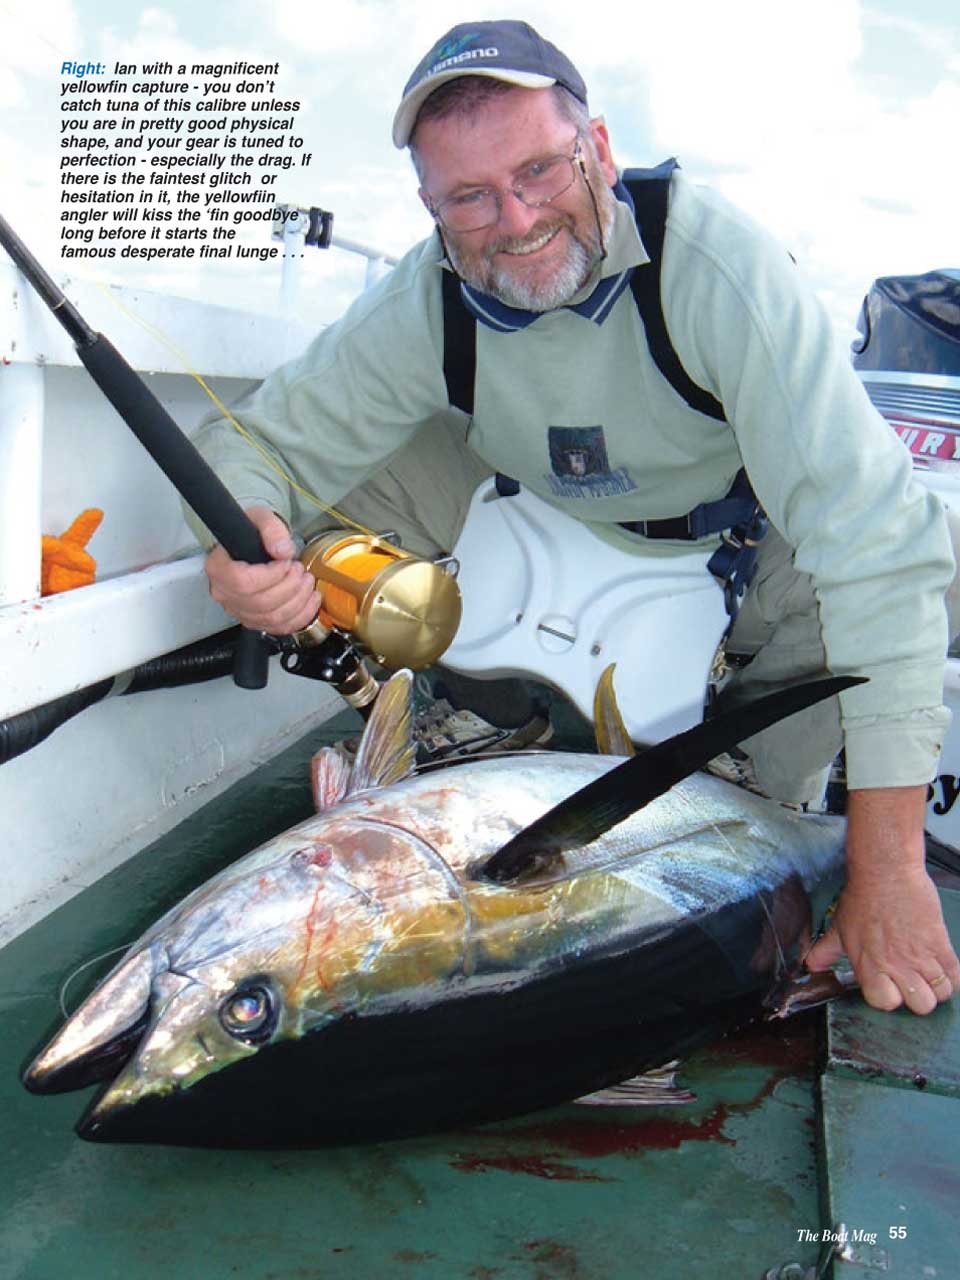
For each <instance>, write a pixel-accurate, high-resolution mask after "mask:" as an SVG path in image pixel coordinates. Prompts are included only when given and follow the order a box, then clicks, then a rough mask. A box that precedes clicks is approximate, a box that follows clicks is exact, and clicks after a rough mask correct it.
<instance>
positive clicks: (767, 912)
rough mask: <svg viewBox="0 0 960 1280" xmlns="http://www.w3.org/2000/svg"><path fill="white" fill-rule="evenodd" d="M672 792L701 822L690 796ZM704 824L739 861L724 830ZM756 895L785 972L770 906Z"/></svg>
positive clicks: (678, 791) (785, 960) (782, 969)
mask: <svg viewBox="0 0 960 1280" xmlns="http://www.w3.org/2000/svg"><path fill="white" fill-rule="evenodd" d="M674 792H675V794H676V795H677V796H679V797H680V799H681V800H682V801H683V803H684V804H685V805H687V807H688V808H689V809H692V810H693V812H694V814H695V815H696V817H697V819H698V820H699V821H700V822H702V821H703V817H702V815H701V814H700V812H699V811H698V809H697V806H696V805H695V804H694V803H693V801H692V800H691V799H690V797H689V796H688V795H685V794H684V792H683V791H681V790H680V789H679V788H674ZM706 825H707V826H708V827H709V828H711V829H712V830H713V831H715V832H716V834H717V835H718V836H719V837H720V841H721V843H722V844H724V845H726V847H727V851H728V852H729V853H730V855H731V856H732V857H733V859H734V861H735V862H739V861H740V855H739V854H738V853H737V851H736V849H735V848H734V847H733V845H732V844H731V843H730V841H729V839H728V838H727V836H726V835H725V834H724V832H723V830H722V828H720V827H719V826H717V824H716V823H715V822H707V824H706ZM757 897H758V898H759V899H760V905H761V906H762V907H763V911H764V915H765V916H766V917H767V923H768V924H769V926H770V933H771V934H772V936H773V941H774V943H775V945H776V948H777V955H778V956H779V958H780V972H781V973H786V972H787V958H786V956H785V955H784V952H783V946H782V945H781V942H780V935H779V934H778V933H777V926H776V924H775V923H774V919H773V915H772V914H771V912H770V908H769V906H768V905H767V900H766V898H765V897H764V895H763V891H762V890H761V891H760V892H758V894H757Z"/></svg>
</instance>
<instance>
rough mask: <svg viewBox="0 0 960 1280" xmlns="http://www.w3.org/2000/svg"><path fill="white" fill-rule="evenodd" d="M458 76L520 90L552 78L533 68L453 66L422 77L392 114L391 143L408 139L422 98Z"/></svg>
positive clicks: (403, 143)
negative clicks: (493, 81)
mask: <svg viewBox="0 0 960 1280" xmlns="http://www.w3.org/2000/svg"><path fill="white" fill-rule="evenodd" d="M460 76H487V77H488V78H489V79H490V80H504V81H506V83H507V84H515V85H518V86H519V87H520V88H521V89H549V87H550V86H551V85H552V84H556V83H557V82H556V80H555V79H553V77H552V76H541V75H537V74H536V73H535V72H533V71H506V70H501V69H500V68H499V67H489V68H486V69H481V68H480V67H456V68H451V70H449V71H441V72H440V73H439V75H435V76H430V77H429V79H427V80H422V81H421V82H420V84H418V85H417V87H416V88H415V89H411V90H410V92H409V93H408V94H407V96H406V97H405V98H404V99H403V101H402V102H401V103H400V106H399V107H398V108H397V114H396V115H395V116H394V117H393V145H394V146H395V147H399V148H401V149H402V148H403V147H405V146H406V145H407V143H408V142H409V141H410V135H411V133H413V127H414V125H415V124H416V121H417V115H418V114H419V111H420V108H421V107H422V106H423V104H424V101H425V100H426V99H427V98H429V97H430V94H431V93H433V91H434V89H439V88H440V86H441V85H442V84H446V82H447V81H448V80H457V79H459V77H460Z"/></svg>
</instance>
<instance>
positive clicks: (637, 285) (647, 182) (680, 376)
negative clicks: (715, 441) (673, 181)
mask: <svg viewBox="0 0 960 1280" xmlns="http://www.w3.org/2000/svg"><path fill="white" fill-rule="evenodd" d="M679 167H680V166H679V165H678V164H677V161H676V159H675V158H674V157H671V158H670V159H669V160H664V161H663V163H662V164H658V165H657V166H656V167H655V168H653V169H628V170H627V171H626V172H625V173H624V175H623V185H624V186H625V187H626V188H627V190H628V191H629V192H630V197H631V199H632V200H633V206H634V213H635V215H636V219H637V226H638V228H639V230H640V234H641V235H642V236H643V244H644V248H645V249H646V251H647V253H648V254H649V256H650V261H649V262H648V263H646V264H645V265H644V266H642V267H635V268H634V271H633V275H632V276H631V277H630V288H631V290H632V292H633V296H634V299H635V300H636V304H637V310H638V311H639V312H640V319H641V320H642V321H643V327H644V329H645V330H646V335H647V345H648V346H649V348H650V354H651V355H652V356H653V360H654V363H655V364H656V366H657V368H658V369H659V370H660V372H661V373H662V374H663V376H664V377H665V378H666V380H667V381H668V382H669V383H670V385H671V387H673V389H674V391H676V392H677V394H678V395H680V396H682V397H683V399H684V400H686V402H687V404H688V405H689V406H690V408H691V409H696V410H697V412H698V413H703V414H706V416H707V417H708V418H715V419H716V420H717V421H718V422H726V420H727V419H726V415H725V414H724V412H723V405H721V404H720V402H719V401H718V400H716V399H715V398H714V397H713V396H712V395H711V394H710V392H709V391H704V389H703V387H699V386H697V384H696V383H695V382H694V381H693V379H692V378H691V377H690V375H689V374H688V373H687V371H686V369H684V367H683V365H682V364H681V363H680V357H679V356H678V355H677V353H676V351H675V350H674V347H673V343H672V342H671V341H670V334H669V332H668V331H667V322H666V319H665V318H664V314H663V302H662V300H661V297H660V271H661V268H662V266H663V241H664V236H665V233H666V228H667V200H668V197H669V192H670V175H671V174H672V173H673V171H674V169H678V168H679Z"/></svg>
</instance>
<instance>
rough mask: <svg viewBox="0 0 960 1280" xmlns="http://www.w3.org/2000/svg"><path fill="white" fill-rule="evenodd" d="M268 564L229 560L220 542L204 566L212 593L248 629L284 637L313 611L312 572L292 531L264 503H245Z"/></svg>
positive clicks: (308, 620) (304, 623)
mask: <svg viewBox="0 0 960 1280" xmlns="http://www.w3.org/2000/svg"><path fill="white" fill-rule="evenodd" d="M247 515H248V516H249V517H250V519H251V520H252V521H253V523H254V524H255V525H256V527H257V530H258V531H259V533H260V540H261V542H262V543H263V546H264V549H265V550H266V552H267V554H268V555H269V556H270V558H271V562H270V563H269V564H245V563H244V562H243V561H242V560H231V559H230V557H229V556H228V555H227V553H226V551H224V549H223V547H221V546H216V547H214V548H213V550H212V551H211V552H210V554H209V555H208V556H207V559H206V564H205V565H204V571H205V573H206V575H207V577H208V578H209V579H210V594H211V595H212V596H213V598H214V600H216V602H217V604H219V605H222V606H223V608H224V609H226V611H227V613H229V614H232V616H233V617H234V618H236V619H237V621H238V622H242V623H243V625H244V626H245V627H249V628H250V629H251V630H252V631H268V632H269V633H270V634H271V635H275V636H285V635H289V634H290V632H292V631H298V630H299V629H300V628H301V627H306V626H308V625H309V624H310V623H311V622H313V620H314V618H315V617H316V616H317V610H318V609H319V608H320V597H319V595H318V594H317V591H316V584H315V582H314V580H313V578H312V576H311V575H310V574H309V573H307V571H306V569H305V568H304V567H303V565H302V564H301V563H300V561H299V560H298V559H296V556H295V552H296V547H295V546H294V543H293V539H292V538H291V537H290V530H289V529H288V528H287V526H286V525H285V524H284V522H283V521H282V520H281V519H280V517H279V516H278V515H277V514H276V513H275V512H273V511H271V510H270V509H269V508H268V507H248V508H247Z"/></svg>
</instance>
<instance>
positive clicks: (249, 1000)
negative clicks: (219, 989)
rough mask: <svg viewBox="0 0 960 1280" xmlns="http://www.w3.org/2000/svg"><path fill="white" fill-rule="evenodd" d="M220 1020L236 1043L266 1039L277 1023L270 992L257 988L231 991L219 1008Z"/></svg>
mask: <svg viewBox="0 0 960 1280" xmlns="http://www.w3.org/2000/svg"><path fill="white" fill-rule="evenodd" d="M220 1021H221V1023H222V1024H223V1028H224V1030H225V1031H227V1032H229V1033H230V1035H232V1036H234V1037H235V1038H236V1039H237V1040H249V1041H251V1042H252V1043H254V1044H260V1043H262V1042H263V1041H265V1040H269V1038H270V1036H271V1035H272V1034H273V1030H274V1027H275V1026H276V1021H277V1018H276V1010H275V1007H274V999H273V994H272V992H271V991H270V990H269V988H267V987H260V986H249V987H243V988H240V989H239V990H237V991H234V992H233V994H232V995H230V996H228V997H227V998H226V1000H224V1002H223V1004H222V1005H221V1006H220Z"/></svg>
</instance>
